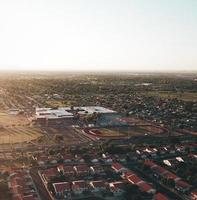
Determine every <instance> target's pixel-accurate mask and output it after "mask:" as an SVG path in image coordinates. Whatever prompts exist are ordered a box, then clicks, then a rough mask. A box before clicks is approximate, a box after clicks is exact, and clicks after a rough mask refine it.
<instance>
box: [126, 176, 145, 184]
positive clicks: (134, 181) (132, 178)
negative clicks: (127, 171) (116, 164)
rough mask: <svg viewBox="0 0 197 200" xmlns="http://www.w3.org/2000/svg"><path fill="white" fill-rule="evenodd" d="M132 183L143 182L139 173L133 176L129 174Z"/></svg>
mask: <svg viewBox="0 0 197 200" xmlns="http://www.w3.org/2000/svg"><path fill="white" fill-rule="evenodd" d="M127 180H128V181H129V182H130V183H132V184H136V185H137V184H138V183H140V182H142V180H141V179H140V178H139V177H138V176H137V175H133V176H129V177H128V179H127Z"/></svg>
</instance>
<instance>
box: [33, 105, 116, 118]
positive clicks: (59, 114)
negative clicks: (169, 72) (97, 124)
mask: <svg viewBox="0 0 197 200" xmlns="http://www.w3.org/2000/svg"><path fill="white" fill-rule="evenodd" d="M73 110H78V113H79V114H81V115H85V114H93V113H116V112H115V111H113V110H110V109H107V108H104V107H101V106H86V107H84V106H83V107H74V108H73ZM71 117H73V113H72V112H71V107H60V108H57V109H52V108H36V118H37V119H38V118H48V119H58V118H71Z"/></svg>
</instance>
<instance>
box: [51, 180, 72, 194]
mask: <svg viewBox="0 0 197 200" xmlns="http://www.w3.org/2000/svg"><path fill="white" fill-rule="evenodd" d="M53 187H54V189H55V192H56V193H62V192H64V191H65V190H66V191H68V190H70V183H68V182H60V183H53Z"/></svg>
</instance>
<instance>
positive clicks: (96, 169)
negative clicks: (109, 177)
mask: <svg viewBox="0 0 197 200" xmlns="http://www.w3.org/2000/svg"><path fill="white" fill-rule="evenodd" d="M90 174H91V175H105V170H104V169H103V167H102V166H100V165H94V166H91V167H90Z"/></svg>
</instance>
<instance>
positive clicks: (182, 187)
mask: <svg viewBox="0 0 197 200" xmlns="http://www.w3.org/2000/svg"><path fill="white" fill-rule="evenodd" d="M144 165H145V166H148V167H149V168H150V169H151V171H152V173H153V176H154V177H156V178H157V179H161V180H173V181H174V183H175V189H176V190H177V191H180V192H183V193H186V192H188V191H189V190H190V189H191V187H192V186H191V185H190V184H188V183H187V182H185V181H183V180H182V179H181V178H180V177H178V176H177V175H175V174H174V173H172V172H170V171H168V170H166V169H165V168H163V167H161V166H159V165H157V164H156V163H154V162H153V161H151V160H146V161H145V162H144Z"/></svg>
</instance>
